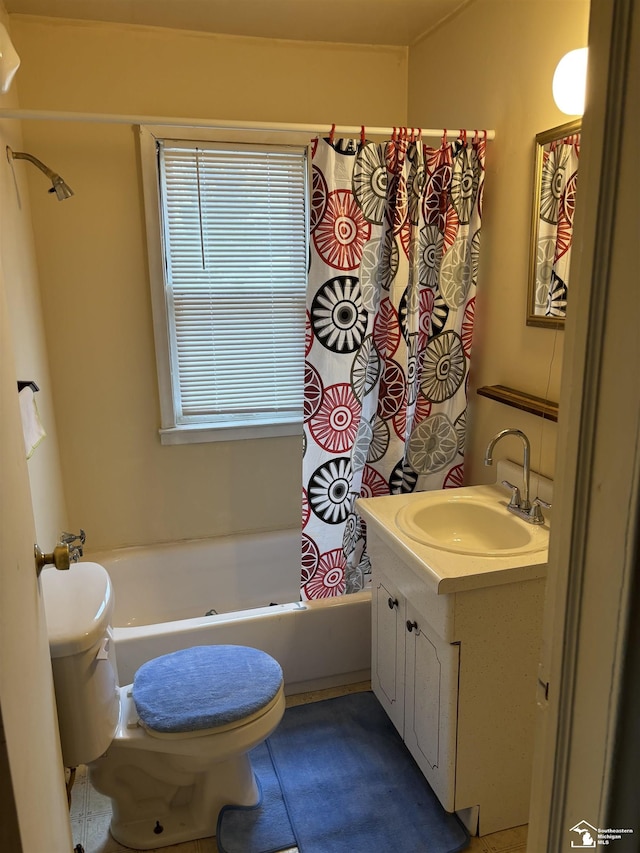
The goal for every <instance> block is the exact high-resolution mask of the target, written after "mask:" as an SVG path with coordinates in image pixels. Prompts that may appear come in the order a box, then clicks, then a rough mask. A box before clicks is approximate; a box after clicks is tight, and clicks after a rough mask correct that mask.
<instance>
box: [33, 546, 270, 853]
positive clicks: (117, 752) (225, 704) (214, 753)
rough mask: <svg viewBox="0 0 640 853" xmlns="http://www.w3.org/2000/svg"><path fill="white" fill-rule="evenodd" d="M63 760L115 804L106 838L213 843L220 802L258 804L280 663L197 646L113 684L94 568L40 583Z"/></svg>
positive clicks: (106, 609)
mask: <svg viewBox="0 0 640 853" xmlns="http://www.w3.org/2000/svg"><path fill="white" fill-rule="evenodd" d="M41 581H42V591H43V597H44V605H45V613H46V619H47V629H48V634H49V648H50V652H51V661H52V668H53V680H54V686H55V693H56V704H57V708H58V724H59V729H60V740H61V745H62V757H63V761H64V765H65V766H66V767H76V766H78V765H79V764H86V765H88V768H89V777H90V781H91V784H92V785H93V787H94V788H95V789H96V790H97V791H99V792H100V793H102V794H105V795H106V796H108V797H109V798H110V799H111V805H112V813H113V814H112V820H111V825H110V830H111V834H112V835H113V837H114V838H115V840H116V841H118V842H119V843H120V844H123V845H124V846H125V847H132V848H134V849H138V850H149V849H153V848H157V847H166V846H169V845H171V844H178V843H180V842H182V841H191V840H194V839H196V838H206V837H208V836H212V835H215V833H216V825H217V821H218V815H219V813H220V810H221V809H222V807H223V806H225V805H243V806H252V805H256V804H257V803H258V802H259V799H260V791H259V788H258V783H257V781H256V778H255V776H254V773H253V769H252V766H251V761H250V759H249V756H248V752H249V751H250V750H251V749H253V748H254V747H255V746H257V745H258V744H259V743H261V742H262V741H263V740H265V739H266V738H267V737H269V735H270V734H271V733H272V732H273V731H274V729H275V728H276V726H277V725H278V723H279V722H280V720H281V719H282V715H283V713H284V708H285V699H284V685H283V679H282V670H281V668H280V665H279V664H278V663H277V661H275V660H274V659H273V658H272V657H270V656H269V655H268V654H266V653H265V652H262V651H260V650H258V649H254V648H250V647H247V646H230V645H225V646H194V647H193V648H189V649H183V650H181V651H177V652H173V653H171V654H168V655H163V656H161V657H158V658H154V659H153V660H150V661H148V662H147V663H145V664H143V666H141V667H140V669H139V670H138V671H137V672H136V674H135V677H134V680H133V683H132V684H129V685H127V686H126V687H120V686H119V685H118V675H117V665H116V658H115V648H114V642H113V630H112V626H111V618H112V613H113V589H112V586H111V581H110V578H109V575H108V573H107V571H106V570H105V569H104V568H103V566H101V565H99V564H98V563H91V562H86V563H78V564H76V565H74V566H72V568H71V569H70V570H69V571H62V572H61V571H57V570H56V569H53V568H51V569H45V570H44V571H43V572H42V575H41Z"/></svg>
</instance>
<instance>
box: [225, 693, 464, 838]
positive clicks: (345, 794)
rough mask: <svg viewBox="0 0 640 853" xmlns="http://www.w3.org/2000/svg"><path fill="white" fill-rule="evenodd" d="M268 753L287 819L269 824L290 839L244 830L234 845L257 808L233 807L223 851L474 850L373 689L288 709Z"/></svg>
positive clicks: (275, 819) (281, 817)
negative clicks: (248, 833) (240, 825)
mask: <svg viewBox="0 0 640 853" xmlns="http://www.w3.org/2000/svg"><path fill="white" fill-rule="evenodd" d="M268 748H269V752H270V754H271V758H272V761H273V768H274V769H275V773H276V776H277V779H278V780H279V782H280V788H281V791H282V803H280V801H279V798H278V796H277V792H275V795H274V792H273V790H272V792H271V793H272V795H274V796H273V802H276V801H277V802H278V815H279V817H275V816H274V817H273V818H272V820H271V821H270V822H269V823H270V831H271V830H272V829H273V828H274V827H275V825H279V826H280V828H281V831H282V837H281V839H280V840H278V838H277V834H274V833H271V834H270V835H269V837H268V838H265V839H264V840H263V839H261V838H260V833H259V832H255V833H254V834H253V835H252V837H251V838H249V836H248V835H247V833H246V832H245V834H244V836H243V838H242V840H236V839H235V838H234V837H233V836H234V835H235V834H237V832H238V828H239V824H240V823H241V821H240V820H239V818H240V817H241V816H245V819H246V817H247V816H249V815H250V812H249V810H246V809H243V810H240V809H235V808H228V809H226V810H225V811H224V813H223V815H222V817H221V820H220V823H219V827H218V839H217V841H218V847H219V848H220V850H221V851H222V853H273V851H274V850H282V849H286V848H287V847H292V846H294V845H297V846H298V848H299V849H300V851H301V853H386V851H393V850H398V851H402V853H427V851H428V853H456V851H459V850H464V849H465V848H466V847H467V846H468V844H469V836H468V833H467V831H466V829H465V828H464V827H463V825H462V824H461V823H460V821H459V820H458V818H457V817H456V816H455V815H450V814H447V813H446V812H445V811H444V810H443V808H442V806H441V805H440V803H439V802H438V799H437V797H436V796H435V794H434V793H433V791H432V790H431V788H430V787H429V785H428V784H427V782H426V780H425V778H424V776H423V775H422V773H421V772H420V770H419V768H418V766H417V765H416V763H415V762H414V760H413V758H412V757H411V755H410V754H409V752H408V750H407V749H406V747H405V745H404V744H403V742H402V740H401V738H400V736H399V735H398V733H397V732H396V730H395V728H394V727H393V724H392V723H391V721H390V720H389V718H388V717H387V715H386V714H385V712H384V711H383V709H382V707H381V706H380V704H379V703H378V701H377V699H376V698H375V696H374V695H373V693H371V692H366V693H352V694H349V695H347V696H339V697H338V698H337V699H327V700H325V701H324V702H315V703H312V704H309V705H298V706H296V707H293V708H288V709H287V710H286V712H285V715H284V717H283V719H282V722H281V723H280V725H279V726H278V728H277V729H276V731H275V732H274V733H273V735H271V737H270V738H269V741H268ZM255 753H256V750H254V752H253V753H252V759H253V758H254V755H255ZM265 769H266V770H268V769H269V768H268V765H266V764H264V765H263V772H264V770H265ZM265 780H266V781H267V782H269V778H268V774H267V776H266V777H265ZM261 781H262V780H261ZM265 787H266V785H265V784H264V783H263V788H265ZM283 806H284V811H283V808H282V807H283ZM261 808H265V809H266V800H265V806H264V807H261ZM258 811H260V808H259V809H256V810H254V812H258ZM274 814H275V813H274ZM232 815H233V821H234V831H233V833H230V832H228V831H227V822H228V821H229V819H230V818H231V816H232ZM285 817H287V821H286V822H285ZM229 826H230V824H229ZM292 837H293V838H294V839H295V840H294V842H293V843H291V838H292ZM274 843H275V845H278V844H279V845H280V846H274Z"/></svg>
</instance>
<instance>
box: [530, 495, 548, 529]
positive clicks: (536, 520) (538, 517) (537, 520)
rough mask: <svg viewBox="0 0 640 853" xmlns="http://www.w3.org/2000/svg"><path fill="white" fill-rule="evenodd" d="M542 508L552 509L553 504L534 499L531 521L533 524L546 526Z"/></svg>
mask: <svg viewBox="0 0 640 853" xmlns="http://www.w3.org/2000/svg"><path fill="white" fill-rule="evenodd" d="M540 507H545V509H551V504H550V503H548V502H547V501H543V500H542V498H534V499H533V502H532V504H531V509H530V510H529V518H530V519H531V521H532V523H533V524H544V516H543V514H542V510H541V509H540Z"/></svg>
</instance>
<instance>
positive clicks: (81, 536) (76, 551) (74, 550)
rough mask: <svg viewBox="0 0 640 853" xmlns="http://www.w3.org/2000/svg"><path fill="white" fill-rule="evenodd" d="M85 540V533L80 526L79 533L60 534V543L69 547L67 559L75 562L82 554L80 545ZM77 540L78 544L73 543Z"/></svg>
mask: <svg viewBox="0 0 640 853" xmlns="http://www.w3.org/2000/svg"><path fill="white" fill-rule="evenodd" d="M86 541H87V534H86V533H85V532H84V530H83V529H82V528H80V533H61V534H60V544H61V545H67V546H68V548H69V559H70V560H71V562H72V563H77V562H78V560H79V559H80V557H82V555H83V548H82V546H83V545H84V543H85V542H86ZM76 542H79V543H80V544H79V545H76V544H75V543H76Z"/></svg>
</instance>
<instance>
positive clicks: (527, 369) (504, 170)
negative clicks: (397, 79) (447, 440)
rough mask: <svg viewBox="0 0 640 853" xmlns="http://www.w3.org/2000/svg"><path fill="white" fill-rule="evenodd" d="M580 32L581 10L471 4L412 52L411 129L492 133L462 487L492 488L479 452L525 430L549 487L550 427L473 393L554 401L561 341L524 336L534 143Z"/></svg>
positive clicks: (528, 2) (569, 3) (553, 113)
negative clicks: (506, 433)
mask: <svg viewBox="0 0 640 853" xmlns="http://www.w3.org/2000/svg"><path fill="white" fill-rule="evenodd" d="M588 22H589V3H588V0H475V2H474V3H471V4H470V5H469V6H467V7H465V9H464V11H463V12H462V13H461V14H459V15H456V16H455V17H453V18H451V19H450V20H449V21H447V22H446V23H445V24H444V25H443V26H441V27H439V28H438V29H437V30H436V31H435V32H433V33H432V34H431V35H430V36H428V37H427V38H425V39H423V40H422V41H421V42H420V43H419V44H418V45H415V46H412V48H411V50H410V61H409V120H410V123H412V124H413V123H418V124H422V125H423V126H424V125H426V124H427V123H429V126H432V125H433V123H434V122H437V124H438V125H441V124H442V125H444V126H445V127H468V128H475V127H491V128H494V129H495V131H496V139H495V141H494V142H492V143H489V145H488V148H487V163H486V165H487V173H486V181H485V194H484V218H483V235H482V246H481V254H480V273H479V284H478V297H477V301H476V329H475V334H474V350H473V363H472V375H471V381H470V387H469V419H468V429H469V440H468V445H467V458H466V463H467V464H466V476H467V480H468V481H469V482H471V483H479V482H490V481H492V480H494V479H495V469H490V468H485V467H484V465H483V457H484V448H485V447H486V445H487V442H488V441H489V439H490V438H491V437H492V435H493V434H494V433H495V432H497V431H498V430H499V429H502V428H503V427H517V428H519V429H522V430H524V431H525V432H526V433H527V435H528V436H529V438H530V439H531V444H532V465H533V466H534V468H536V470H538V471H540V472H541V473H543V474H546V475H547V476H551V477H553V473H554V460H555V450H556V433H557V427H556V425H555V424H553V423H551V422H548V421H543V420H541V419H540V418H538V417H535V416H534V415H529V414H527V413H525V412H519V411H517V410H516V409H512V408H507V407H505V406H504V405H503V404H501V403H497V402H494V401H492V400H488V399H486V398H483V397H478V396H477V395H476V393H475V392H476V389H477V388H478V387H479V386H482V385H496V384H500V385H507V386H510V387H513V388H517V389H519V390H522V391H525V392H527V393H530V394H534V395H536V396H539V397H548V398H550V399H553V400H556V401H557V400H559V397H560V374H561V366H562V347H563V337H564V332H557V333H556V332H554V331H551V330H548V329H541V328H535V327H530V326H526V325H525V316H526V298H527V276H528V262H529V239H530V227H531V206H530V205H531V202H530V199H531V191H532V182H533V151H534V139H535V135H536V134H537V133H539V132H540V131H543V130H547V129H549V128H552V127H556V126H557V125H560V124H564V123H565V122H567V121H569V120H571V118H572V117H570V116H566V115H564V114H563V113H561V112H560V111H559V110H558V109H557V107H556V106H555V103H554V101H553V97H552V94H551V81H552V78H553V72H554V70H555V67H556V65H557V63H558V61H559V59H560V58H561V57H562V56H563V55H564V54H565V53H566V52H567V51H569V50H572V49H573V48H575V47H582V46H584V45H586V44H587V30H588ZM578 193H579V189H578ZM578 204H579V195H578ZM574 251H575V249H574ZM571 298H576V294H572V295H571V296H570V299H571ZM569 310H571V303H570V304H569ZM521 454H522V451H521V445H520V443H519V442H518V440H517V439H514V438H510V439H507V440H505V442H504V443H503V445H502V447H500V446H499V448H498V450H497V451H496V457H501V456H503V455H506V456H509V458H512V459H515V460H518V461H520V460H521Z"/></svg>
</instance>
